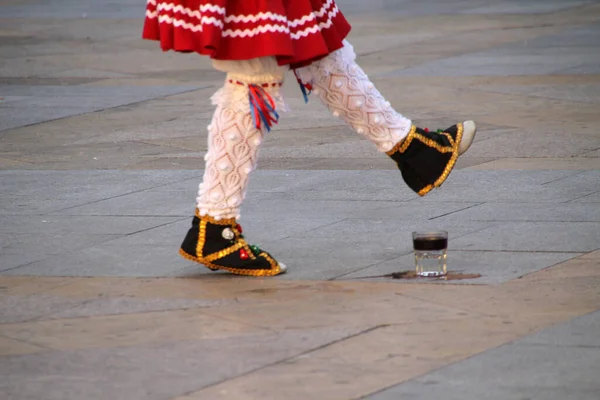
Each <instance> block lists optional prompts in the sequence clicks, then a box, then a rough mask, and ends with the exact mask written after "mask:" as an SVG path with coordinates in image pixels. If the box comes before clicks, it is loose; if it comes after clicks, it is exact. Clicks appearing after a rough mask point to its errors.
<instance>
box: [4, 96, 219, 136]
mask: <svg viewBox="0 0 600 400" xmlns="http://www.w3.org/2000/svg"><path fill="white" fill-rule="evenodd" d="M212 86H213V85H208V86H204V87H203V86H199V87H197V88H194V89H189V90H184V91H182V92H178V93H173V94H169V95H166V96H156V97H152V98H150V99H146V100H142V101H133V102H131V103H126V104H119V105H118V106H114V107H107V108H100V109H98V110H94V111H89V112H83V113H79V114H73V115H67V116H65V117H59V118H51V119H48V120H46V121H40V122H34V123H32V124H26V125H20V126H14V127H12V128H7V129H0V133H2V132H5V131H10V130H12V129H20V128H27V127H30V126H35V125H41V124H45V123H47V122H54V121H60V120H62V119H67V118H72V117H78V116H80V115H87V114H94V113H97V112H102V111H109V110H115V109H118V108H121V107H128V106H132V105H134V104H142V103H145V102H148V101H152V100H156V99H162V98H168V97H171V96H178V95H180V94H185V93H190V92H195V91H197V90H205V89H208V88H210V87H212Z"/></svg>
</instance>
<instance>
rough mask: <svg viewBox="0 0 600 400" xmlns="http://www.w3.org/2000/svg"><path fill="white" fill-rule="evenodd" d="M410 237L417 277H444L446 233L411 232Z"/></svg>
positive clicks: (446, 247) (446, 246)
mask: <svg viewBox="0 0 600 400" xmlns="http://www.w3.org/2000/svg"><path fill="white" fill-rule="evenodd" d="M412 235H413V249H414V251H415V269H416V273H417V275H418V276H424V277H437V276H445V275H446V257H447V256H446V252H447V250H448V232H446V231H431V232H413V234H412Z"/></svg>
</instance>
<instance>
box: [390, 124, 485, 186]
mask: <svg viewBox="0 0 600 400" xmlns="http://www.w3.org/2000/svg"><path fill="white" fill-rule="evenodd" d="M476 132H477V128H476V126H475V123H474V122H473V121H465V122H461V123H458V124H456V125H453V126H451V127H449V128H447V129H444V130H441V129H440V130H439V131H437V132H429V130H427V129H421V128H417V127H416V126H412V128H411V130H410V132H409V133H408V135H407V136H406V138H404V140H402V141H401V142H399V143H398V144H397V145H396V146H394V148H393V149H392V150H390V151H388V152H387V155H388V156H390V157H391V158H392V159H393V160H394V161H395V162H396V164H397V165H398V168H399V169H400V171H401V173H402V178H403V179H404V182H406V184H407V185H408V186H409V187H410V188H411V189H412V190H414V191H415V192H416V193H417V194H418V195H419V196H425V195H426V194H427V193H429V192H430V191H431V190H432V189H433V188H436V187H440V186H441V185H442V183H444V181H445V180H446V178H448V175H449V174H450V172H451V171H452V169H453V168H454V164H456V159H457V158H458V156H459V155H461V154H463V153H464V152H465V151H467V150H468V148H469V147H470V146H471V143H472V142H473V139H474V137H475V133H476Z"/></svg>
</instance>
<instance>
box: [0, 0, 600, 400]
mask: <svg viewBox="0 0 600 400" xmlns="http://www.w3.org/2000/svg"><path fill="white" fill-rule="evenodd" d="M142 3H143V2H139V1H133V0H115V1H110V2H94V1H91V0H83V1H77V2H76V1H70V0H55V1H53V2H52V5H49V4H48V3H47V2H43V1H41V0H29V1H21V0H8V1H4V2H2V4H0V190H1V191H0V393H2V399H4V398H7V399H11V400H13V399H15V400H16V399H18V400H25V399H27V400H29V399H44V400H52V399H60V400H70V399H80V398H86V399H128V400H129V399H157V400H159V399H160V400H162V399H165V400H167V399H169V400H171V399H177V400H192V399H303V400H304V399H358V398H365V399H398V398H400V399H419V400H429V399H437V398H445V399H449V400H454V399H461V400H465V399H466V400H469V399H477V400H479V399H482V398H483V399H493V400H513V399H514V400H524V399H532V400H533V399H535V400H564V399H569V400H571V399H575V400H597V399H599V398H600V383H599V382H598V377H599V376H600V372H599V371H600V340H599V338H598V334H597V332H598V330H599V329H600V134H599V133H598V132H600V113H599V111H600V2H598V1H578V0H548V1H544V2H540V1H534V0H520V1H512V0H499V1H495V2H489V1H483V0H448V1H443V2H441V1H439V2H438V1H433V0H426V1H425V0H421V1H416V0H406V1H399V0H377V1H375V0H372V1H368V2H365V1H357V0H339V1H338V4H339V6H340V8H341V9H342V10H343V11H344V12H345V13H346V14H347V16H348V18H349V20H350V21H351V23H352V24H353V32H352V34H351V37H350V40H351V41H352V43H353V44H354V46H355V48H356V51H357V52H358V54H359V58H358V61H359V62H360V64H361V65H362V66H363V67H364V69H365V70H366V72H367V73H369V74H370V75H371V76H372V77H373V80H374V82H375V83H376V85H377V86H378V87H379V88H380V89H381V91H382V92H383V93H384V95H385V96H386V97H387V98H388V100H390V101H391V102H392V103H393V104H394V105H395V106H396V108H397V109H398V110H399V111H400V112H402V113H403V114H405V115H407V116H409V117H411V118H413V119H414V120H415V122H417V123H418V124H421V125H428V126H430V127H437V126H448V125H451V124H452V123H454V122H456V121H457V120H459V119H463V118H473V119H475V120H476V121H477V122H478V126H479V127H480V132H479V134H478V137H477V139H476V142H475V143H474V145H473V147H472V148H471V150H470V151H469V152H468V153H467V154H465V155H464V156H463V157H461V159H460V160H459V162H458V165H457V169H456V170H455V171H454V172H453V173H452V175H451V176H450V178H449V180H448V181H447V183H445V184H444V186H443V188H441V189H439V190H437V191H436V192H434V193H431V194H430V195H428V196H427V197H425V198H422V199H421V198H418V197H417V196H416V195H415V194H414V193H412V192H410V191H409V190H408V189H407V188H406V187H405V186H404V184H403V183H402V181H401V178H400V175H399V173H398V171H397V170H395V165H394V164H393V163H392V162H391V161H390V160H389V159H387V158H386V157H383V156H382V155H381V154H378V153H377V152H376V151H375V149H374V147H373V146H372V145H371V144H370V143H368V142H365V141H364V140H362V139H361V138H360V137H358V136H357V135H356V134H354V133H353V132H352V131H351V130H349V129H348V128H346V127H345V126H344V125H343V124H342V123H341V121H339V120H337V119H334V118H332V117H331V116H330V115H329V113H328V112H326V111H325V110H324V108H323V107H322V106H321V105H320V104H318V102H316V101H314V100H313V101H311V102H309V104H307V105H304V104H303V100H302V98H301V95H300V93H299V91H298V90H297V88H296V86H295V83H294V82H293V79H289V82H288V84H287V85H286V87H285V93H286V97H287V100H288V102H289V104H290V106H291V108H292V111H291V112H289V113H287V114H285V115H284V116H283V118H282V121H281V123H280V125H279V126H278V128H277V129H275V130H274V131H273V132H272V133H271V134H269V136H268V137H267V140H266V142H265V143H264V145H263V149H262V152H261V159H260V165H259V170H258V171H256V172H255V173H254V175H253V177H252V182H251V185H250V188H249V195H248V199H247V201H246V203H245V205H244V209H243V217H242V221H241V222H242V223H243V225H244V229H245V232H246V233H247V236H248V238H249V239H250V240H251V241H253V242H255V243H257V244H259V245H261V246H263V245H264V247H265V248H267V249H268V250H269V251H270V252H272V253H273V254H274V255H275V256H277V257H278V258H279V259H281V260H282V261H284V262H285V263H286V264H287V265H288V266H289V268H290V270H289V272H288V273H287V274H286V275H283V276H280V277H276V278H270V279H256V278H254V279H251V278H242V277H233V276H230V275H227V274H224V273H210V272H207V271H206V270H204V269H203V268H202V267H200V266H197V265H193V264H192V263H190V262H188V261H186V260H183V259H180V258H179V257H178V256H177V253H176V252H177V249H178V246H179V244H180V241H181V239H182V237H183V235H184V234H185V232H186V230H187V227H188V225H189V223H190V219H191V215H192V213H193V206H194V204H193V201H194V198H195V191H196V189H197V185H198V183H199V180H200V177H201V174H202V171H201V170H200V169H201V168H202V157H203V155H204V153H205V151H206V129H205V128H204V127H205V126H206V125H207V124H208V121H209V119H210V116H211V112H212V106H211V105H210V95H211V94H212V93H214V91H215V90H216V89H217V88H218V87H219V86H220V84H221V81H222V79H223V76H222V75H221V74H220V73H217V72H215V71H213V70H211V68H210V63H209V62H208V60H206V59H204V58H201V57H197V56H195V55H192V54H187V55H181V54H172V53H162V52H161V51H160V50H158V49H157V46H156V44H155V43H149V42H144V41H142V40H140V30H141V23H142V16H143V11H144V5H143V4H142ZM307 116H310V118H307ZM424 228H434V229H446V230H448V231H449V232H450V252H449V269H450V270H451V271H453V272H457V273H464V274H479V275H481V276H480V277H479V278H471V279H465V280H456V281H427V280H407V279H393V278H392V277H391V276H390V275H391V274H393V273H395V272H400V271H406V270H410V269H411V267H412V264H413V260H412V254H411V242H410V232H411V231H413V230H415V229H424Z"/></svg>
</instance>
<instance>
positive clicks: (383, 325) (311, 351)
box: [179, 324, 391, 397]
mask: <svg viewBox="0 0 600 400" xmlns="http://www.w3.org/2000/svg"><path fill="white" fill-rule="evenodd" d="M389 326H391V325H389V324H381V325H376V326H374V327H371V328H368V329H365V330H363V331H360V332H358V333H354V334H352V335H348V336H345V337H343V338H340V339H336V340H333V341H331V342H329V343H325V344H323V345H321V346H317V347H315V348H312V349H309V350H305V351H302V352H300V353H298V354H296V355H293V356H290V357H286V358H283V359H281V360H278V361H275V362H272V363H270V364H265V365H263V366H260V367H258V368H254V369H252V370H250V371H246V372H244V373H242V374H240V375H237V376H234V377H230V378H225V379H221V380H219V381H217V382H214V383H210V384H208V385H206V386H202V387H200V388H198V389H195V390H190V391H188V392H185V393H184V394H182V395H180V396H179V397H186V396H190V395H192V394H194V393H197V392H200V391H203V390H206V389H209V388H211V387H213V386H218V385H220V384H222V383H225V382H227V381H231V380H234V379H239V378H242V377H244V376H248V375H251V374H253V373H255V372H258V371H260V370H262V369H266V368H269V367H273V366H276V365H278V364H282V363H286V362H288V361H291V360H293V359H295V358H298V357H301V356H304V355H307V354H310V353H313V352H316V351H319V350H322V349H326V348H327V347H329V346H333V345H335V344H337V343H341V342H344V341H346V340H349V339H353V338H355V337H358V336H362V335H365V334H367V333H371V332H374V331H376V330H378V329H382V328H387V327H389Z"/></svg>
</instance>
